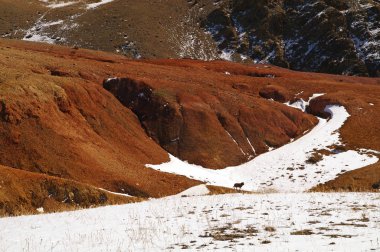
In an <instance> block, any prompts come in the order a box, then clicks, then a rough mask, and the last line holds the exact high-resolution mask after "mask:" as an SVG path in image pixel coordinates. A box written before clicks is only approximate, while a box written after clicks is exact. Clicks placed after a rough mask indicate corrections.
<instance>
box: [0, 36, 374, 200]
mask: <svg viewBox="0 0 380 252" xmlns="http://www.w3.org/2000/svg"><path fill="white" fill-rule="evenodd" d="M0 72H1V75H0V146H1V148H0V164H2V165H6V166H8V167H13V168H18V169H22V170H27V171H31V172H34V173H43V174H47V175H50V176H54V177H59V178H65V179H71V180H75V181H78V182H80V183H86V184H91V185H93V186H95V187H102V188H106V189H108V190H112V191H118V192H123V191H124V192H126V193H130V194H133V195H136V196H142V197H148V196H153V197H159V196H164V195H169V194H173V193H177V192H179V191H181V190H183V189H186V188H188V187H190V186H193V185H196V184H198V183H199V182H197V181H192V180H189V179H187V178H184V177H180V176H174V175H170V174H163V173H160V172H157V171H153V170H151V169H148V168H145V167H144V165H145V164H146V163H155V164H157V163H161V162H164V161H167V160H168V156H167V154H166V152H165V150H164V149H163V148H165V149H167V150H169V151H170V152H172V153H174V154H176V155H178V156H179V157H181V158H183V159H186V160H189V161H190V162H194V163H198V164H203V165H206V166H208V167H211V168H221V167H224V166H226V165H234V164H239V163H242V162H245V161H246V160H248V158H249V155H253V151H252V149H251V148H250V146H249V144H248V142H247V140H246V139H247V138H248V139H250V141H251V143H252V145H253V146H254V147H255V149H256V151H257V152H258V153H261V152H265V151H266V150H267V148H268V147H267V145H269V146H274V147H276V146H280V145H283V144H285V143H286V142H288V141H289V140H290V138H293V137H297V136H299V135H301V134H302V133H303V131H304V130H306V129H309V128H311V127H312V126H313V125H314V124H315V123H316V119H315V118H314V117H313V116H311V115H305V114H303V113H301V112H299V111H298V110H295V109H292V108H288V107H286V106H285V105H283V104H281V103H280V102H275V101H270V100H267V99H264V98H262V97H261V96H260V94H261V95H262V96H265V97H267V98H268V97H269V98H270V97H272V98H274V99H276V100H279V101H283V100H284V99H285V100H286V99H295V98H296V97H295V94H297V93H300V92H301V91H303V93H302V94H301V95H299V97H303V98H305V99H306V98H307V97H309V96H311V94H313V93H327V95H326V96H324V97H321V98H318V99H316V100H315V102H314V104H313V106H312V110H311V112H312V113H313V114H320V113H321V109H322V108H323V106H322V105H323V104H325V103H326V102H327V103H331V102H334V103H338V104H342V105H344V106H346V108H347V110H348V111H349V113H350V114H351V117H350V118H349V120H348V121H347V123H346V124H345V125H344V126H343V128H342V129H341V134H342V137H343V141H344V143H346V145H347V146H348V147H349V148H370V149H375V150H380V134H379V132H380V122H379V120H380V119H379V118H380V109H379V106H380V79H378V78H377V79H376V78H372V79H370V78H357V77H345V76H334V75H326V74H314V73H299V72H293V71H289V70H285V69H281V68H278V67H273V66H263V65H242V64H235V63H229V62H223V61H216V62H201V61H193V60H154V61H133V60H128V59H126V58H124V57H120V56H117V55H113V54H109V53H104V52H98V51H89V50H82V49H73V48H66V47H59V46H51V45H46V44H35V43H26V42H22V41H10V40H0ZM226 72H228V73H230V74H226ZM115 76H117V77H123V78H125V79H124V80H122V81H118V82H117V83H116V84H115V85H114V86H112V88H110V89H111V91H112V92H113V93H114V94H115V95H116V97H117V98H118V99H119V100H120V101H122V103H124V105H126V106H127V107H128V108H127V107H125V106H123V104H122V103H120V102H119V101H118V99H116V98H115V97H114V96H113V95H112V94H111V93H110V92H108V91H107V90H105V89H104V88H103V86H102V83H103V81H104V79H106V78H108V77H115ZM271 76H274V78H271ZM126 83H132V87H134V88H136V87H141V86H143V87H149V88H151V89H152V91H151V93H149V92H148V91H146V92H148V93H147V94H149V95H150V97H151V98H152V100H153V101H154V102H153V103H151V102H148V103H146V102H145V103H144V102H142V101H141V100H139V99H138V98H136V96H133V97H132V98H133V99H135V101H136V102H137V103H138V105H136V104H135V105H131V104H129V103H128V102H127V101H126V97H125V96H126V94H125V92H121V91H123V87H124V88H125V87H126V86H127V87H129V88H130V87H131V86H130V84H126ZM120 90H121V91H120ZM138 90H139V89H138ZM260 91H261V92H260ZM137 94H138V93H137ZM123 99H124V100H123ZM150 101H151V100H150ZM370 103H373V104H374V106H371V105H370ZM165 104H167V106H168V107H169V109H168V110H167V109H164V105H165ZM131 109H132V110H133V111H134V112H135V113H136V114H138V115H139V116H141V115H143V118H141V117H140V120H141V122H142V126H143V127H142V126H141V123H140V121H139V118H138V117H137V116H136V115H135V113H133V112H132V110H131ZM168 111H169V112H168ZM139 113H140V114H139ZM172 122H175V123H176V124H172ZM169 125H171V126H170V127H169ZM226 130H227V131H228V132H229V133H230V134H231V135H232V137H233V138H234V139H235V140H236V142H237V144H236V143H235V142H234V141H233V140H232V139H231V137H230V136H229V135H228V134H227V133H226ZM147 133H148V134H149V135H150V136H151V137H152V138H153V139H151V138H149V137H148V136H147ZM177 136H179V140H178V141H177V140H176V141H174V142H175V144H172V142H171V140H175V139H173V137H177ZM157 142H158V143H160V144H161V146H162V147H163V148H162V147H161V146H160V145H159V144H157ZM240 148H241V149H242V150H243V152H244V153H246V155H244V154H243V153H242V152H241V150H240ZM365 169H367V170H363V169H362V170H358V171H354V172H351V173H347V174H346V175H344V176H348V177H352V178H353V177H354V176H359V177H360V178H361V179H362V180H363V181H364V182H363V184H362V185H361V187H362V188H364V189H368V188H370V185H371V183H372V182H373V181H374V180H375V178H376V176H378V174H379V172H380V171H379V170H380V164H375V165H373V166H371V167H369V168H365ZM363 171H365V172H363ZM364 174H366V175H364ZM368 174H375V175H373V176H370V175H368ZM376 174H377V175H376ZM15 176H20V177H22V175H15ZM347 183H350V182H349V180H344V181H341V182H338V183H337V184H335V185H334V187H335V188H338V189H339V188H342V187H346V186H347ZM0 201H2V198H0Z"/></svg>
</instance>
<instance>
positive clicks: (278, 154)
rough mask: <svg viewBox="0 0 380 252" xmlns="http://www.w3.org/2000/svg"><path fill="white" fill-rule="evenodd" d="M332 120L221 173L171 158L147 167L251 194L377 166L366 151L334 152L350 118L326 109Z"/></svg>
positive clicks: (292, 188)
mask: <svg viewBox="0 0 380 252" xmlns="http://www.w3.org/2000/svg"><path fill="white" fill-rule="evenodd" d="M325 111H327V112H329V113H330V114H331V119H330V120H326V119H319V123H318V125H317V126H316V127H314V128H313V129H312V130H311V131H310V132H309V133H308V134H306V135H305V136H303V137H301V138H299V139H297V140H296V141H294V142H291V143H289V144H287V145H284V146H282V147H281V148H278V149H275V150H273V151H270V152H267V153H264V154H261V155H260V156H258V157H256V158H255V159H253V160H251V161H249V162H247V163H245V164H242V165H239V166H234V167H227V168H225V169H222V170H212V169H207V168H204V167H201V166H198V165H192V164H189V163H187V162H184V161H181V160H179V159H178V158H176V157H174V156H172V155H170V161H169V162H168V163H163V164H159V165H147V167H150V168H152V169H155V170H159V171H162V172H168V173H174V174H178V175H184V176H186V177H189V178H193V179H196V180H200V181H204V182H206V183H207V184H211V185H218V186H224V187H232V186H233V184H234V183H236V182H245V185H244V189H245V190H252V191H268V190H269V191H278V192H301V191H306V190H308V189H310V188H312V187H314V186H316V185H318V184H321V183H324V182H327V181H330V180H332V179H334V178H335V177H336V176H337V175H338V174H341V173H344V172H346V171H351V170H355V169H358V168H361V167H364V166H367V165H370V164H374V163H376V162H377V161H378V160H379V159H378V158H377V157H376V156H375V155H372V154H369V153H366V152H363V151H355V150H349V151H342V152H338V151H334V150H333V149H331V146H332V145H340V144H341V143H340V137H339V132H338V130H339V129H340V128H341V127H342V126H343V124H344V122H345V121H346V120H347V118H348V117H349V116H350V115H349V114H348V112H347V111H346V109H345V108H344V107H342V106H337V105H333V106H327V107H326V109H325ZM323 149H327V150H330V151H332V152H333V153H332V154H331V155H329V156H323V158H322V160H320V161H319V162H317V163H314V164H313V163H308V162H307V160H308V159H309V158H310V157H311V156H312V154H313V153H315V151H316V150H323Z"/></svg>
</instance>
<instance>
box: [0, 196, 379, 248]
mask: <svg viewBox="0 0 380 252" xmlns="http://www.w3.org/2000/svg"><path fill="white" fill-rule="evenodd" d="M379 213H380V195H379V194H376V193H293V194H277V193H275V194H229V195H217V196H215V195H214V196H193V197H180V196H171V197H167V198H163V199H157V200H150V201H147V202H142V203H136V204H127V205H121V206H108V207H101V208H96V209H89V210H82V211H75V212H65V213H58V214H46V215H37V216H22V217H16V218H3V219H0V227H1V229H0V237H1V239H0V250H1V251H162V250H168V251H178V250H180V249H182V248H187V249H190V251H209V250H214V249H218V250H222V251H223V250H224V251H225V250H228V251H231V250H233V251H296V250H299V251H368V250H371V249H373V250H380V214H379Z"/></svg>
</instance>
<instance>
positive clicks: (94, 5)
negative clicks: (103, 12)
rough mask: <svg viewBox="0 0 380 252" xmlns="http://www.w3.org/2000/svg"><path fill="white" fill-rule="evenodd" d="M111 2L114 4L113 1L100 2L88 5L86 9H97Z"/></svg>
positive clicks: (103, 0) (104, 0) (102, 0)
mask: <svg viewBox="0 0 380 252" xmlns="http://www.w3.org/2000/svg"><path fill="white" fill-rule="evenodd" d="M110 2H113V0H101V1H100V2H97V3H92V4H87V6H86V9H95V8H97V7H99V6H101V5H103V4H107V3H110Z"/></svg>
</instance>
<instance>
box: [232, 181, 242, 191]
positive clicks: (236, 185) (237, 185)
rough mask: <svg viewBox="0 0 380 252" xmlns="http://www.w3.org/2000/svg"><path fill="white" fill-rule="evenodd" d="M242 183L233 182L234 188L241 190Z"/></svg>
mask: <svg viewBox="0 0 380 252" xmlns="http://www.w3.org/2000/svg"><path fill="white" fill-rule="evenodd" d="M243 185H244V182H241V183H235V184H234V189H236V190H241V188H242V187H243Z"/></svg>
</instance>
